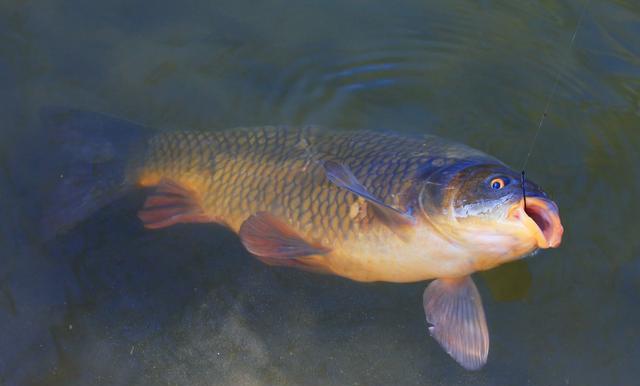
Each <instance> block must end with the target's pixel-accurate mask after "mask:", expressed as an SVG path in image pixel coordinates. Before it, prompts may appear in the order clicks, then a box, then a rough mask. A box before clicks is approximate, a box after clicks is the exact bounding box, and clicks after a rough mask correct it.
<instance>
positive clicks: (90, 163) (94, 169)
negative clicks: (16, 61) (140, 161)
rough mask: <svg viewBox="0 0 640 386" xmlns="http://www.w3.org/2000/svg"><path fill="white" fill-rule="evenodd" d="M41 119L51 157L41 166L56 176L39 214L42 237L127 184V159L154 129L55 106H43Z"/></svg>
mask: <svg viewBox="0 0 640 386" xmlns="http://www.w3.org/2000/svg"><path fill="white" fill-rule="evenodd" d="M40 118H41V121H42V124H43V126H44V130H46V134H47V135H48V136H49V137H50V138H49V140H48V143H47V145H46V146H47V151H50V152H51V153H52V154H51V155H53V157H52V158H53V159H55V161H54V162H52V163H51V164H50V165H46V167H45V168H46V170H47V173H49V174H53V175H55V176H56V178H57V181H56V183H55V186H54V187H53V189H52V192H51V194H50V196H49V199H48V200H47V202H45V203H44V215H43V218H42V226H43V233H44V238H45V239H50V238H52V237H54V236H55V235H56V234H58V233H60V232H63V231H66V230H68V229H70V228H71V227H73V225H75V224H76V223H78V222H80V221H82V220H84V219H85V218H87V217H88V216H90V215H91V214H92V213H93V212H95V211H97V210H98V209H100V208H101V207H103V206H105V205H107V204H108V203H109V202H111V201H113V200H115V199H117V198H118V197H120V196H121V195H122V194H124V193H126V192H127V190H128V189H129V188H131V187H132V186H131V185H130V184H129V183H128V182H127V181H126V167H127V162H129V161H130V159H131V157H132V156H134V153H137V152H139V151H141V150H143V149H142V148H143V146H144V145H145V144H146V139H147V138H148V137H150V136H151V135H152V134H153V131H152V130H150V129H148V128H146V127H144V126H141V125H138V124H135V123H132V122H128V121H125V120H122V119H117V118H113V117H111V116H108V115H105V114H100V113H94V112H88V111H81V110H72V109H65V108H57V107H48V108H45V109H42V110H41V112H40ZM47 158H50V157H49V156H47Z"/></svg>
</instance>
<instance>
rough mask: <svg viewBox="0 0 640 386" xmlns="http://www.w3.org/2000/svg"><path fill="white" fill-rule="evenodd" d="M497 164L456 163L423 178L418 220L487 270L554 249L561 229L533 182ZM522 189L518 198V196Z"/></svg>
mask: <svg viewBox="0 0 640 386" xmlns="http://www.w3.org/2000/svg"><path fill="white" fill-rule="evenodd" d="M522 185H523V181H522V178H521V175H520V173H518V172H516V171H514V170H512V169H510V168H508V167H506V166H505V165H503V164H500V163H493V162H489V163H487V162H479V161H473V160H472V161H459V162H453V163H451V164H450V165H448V166H446V167H443V168H441V169H439V170H437V171H435V172H433V173H431V174H430V175H429V176H427V177H426V178H425V179H424V181H423V185H422V190H421V192H420V197H419V201H420V207H421V209H422V214H423V216H424V218H425V219H426V220H427V221H428V222H429V223H431V224H432V225H433V226H434V227H435V228H436V229H438V230H440V231H441V232H442V233H443V234H445V235H447V237H449V238H451V239H452V240H453V241H455V242H456V243H457V245H458V246H459V247H461V248H463V249H465V250H466V251H467V252H469V255H471V256H478V258H479V259H480V260H481V262H479V263H478V265H479V269H488V268H491V267H493V266H496V265H499V264H502V263H504V262H507V261H511V260H515V259H517V258H520V257H522V256H525V255H528V254H531V253H533V252H535V251H536V250H537V249H544V248H555V247H558V246H559V245H560V243H561V241H562V233H563V227H562V223H561V221H560V216H559V211H558V206H557V205H556V203H555V202H553V201H552V200H551V199H550V198H549V196H548V195H547V194H546V193H545V192H544V191H543V190H542V189H541V188H540V187H539V186H538V185H536V184H535V183H534V182H532V181H530V180H528V179H527V180H524V190H523V186H522ZM523 191H524V197H523Z"/></svg>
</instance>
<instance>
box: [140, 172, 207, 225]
mask: <svg viewBox="0 0 640 386" xmlns="http://www.w3.org/2000/svg"><path fill="white" fill-rule="evenodd" d="M138 218H140V220H142V222H143V223H144V226H145V228H148V229H158V228H165V227H168V226H171V225H174V224H178V223H190V222H194V223H198V222H200V223H201V222H213V221H214V220H213V219H212V218H211V217H210V216H208V215H207V214H206V213H205V212H204V211H203V209H202V207H201V205H200V202H199V200H198V198H197V195H196V194H195V192H193V191H191V190H188V189H186V188H184V187H183V186H181V185H180V184H178V183H176V182H173V181H171V180H162V181H160V183H159V184H158V185H157V186H156V188H155V190H154V191H153V192H152V193H151V194H150V195H149V197H147V200H146V201H145V203H144V207H143V208H142V209H141V210H140V211H139V212H138Z"/></svg>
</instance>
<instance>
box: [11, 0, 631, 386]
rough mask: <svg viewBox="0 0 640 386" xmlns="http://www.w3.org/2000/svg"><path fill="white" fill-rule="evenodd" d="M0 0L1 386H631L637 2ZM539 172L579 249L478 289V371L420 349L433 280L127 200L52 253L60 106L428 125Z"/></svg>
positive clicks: (211, 124)
mask: <svg viewBox="0 0 640 386" xmlns="http://www.w3.org/2000/svg"><path fill="white" fill-rule="evenodd" d="M582 4H583V2H582V1H570V2H558V1H541V2H532V1H461V0H446V1H445V0H440V1H425V0H421V1H404V2H390V1H367V2H364V1H357V0H352V1H321V2H320V1H278V0H269V1H260V2H255V1H251V2H250V1H237V0H234V1H226V0H225V1H215V2H214V1H190V2H186V3H184V2H169V1H161V2H158V1H155V2H151V1H146V2H145V1H143V2H131V1H112V2H84V1H67V2H57V4H54V2H33V1H31V2H30V1H13V0H6V1H3V2H2V3H1V4H0V84H1V85H2V87H0V102H1V103H0V116H1V119H0V122H1V129H0V130H1V132H0V138H1V141H0V152H1V153H0V154H1V155H2V157H1V159H0V213H1V214H2V221H0V252H1V253H0V255H1V258H0V341H1V342H2V343H1V344H0V384H7V385H89V384H105V385H106V384H109V385H114V384H115V385H124V384H127V385H129V384H135V385H154V384H176V385H390V384H396V385H418V384H419V385H528V384H531V385H565V384H569V385H603V384H610V385H631V384H636V383H637V382H638V381H637V378H638V376H640V370H639V368H638V363H639V361H640V329H639V327H638V326H639V325H640V310H639V308H638V304H639V303H640V295H639V294H640V242H639V241H638V240H640V238H639V237H638V231H639V226H638V223H637V217H638V213H640V211H639V209H640V208H639V206H638V198H639V197H640V182H639V181H640V151H639V150H640V4H639V3H638V2H637V1H631V0H629V1H592V2H590V4H589V6H588V8H587V10H586V13H585V16H584V20H583V23H582V26H581V28H580V31H579V32H578V36H577V38H576V40H575V45H574V48H573V49H572V50H568V47H569V40H570V38H571V34H572V32H573V29H574V27H575V25H576V23H577V21H578V16H579V14H580V12H581V9H582ZM556 74H559V75H560V78H559V79H560V83H559V87H558V92H557V94H556V96H555V98H554V100H553V102H552V104H551V108H550V114H549V116H548V118H547V120H546V122H545V126H544V127H543V129H542V133H541V135H540V137H539V140H538V142H537V144H536V147H535V150H534V153H533V156H532V158H531V160H530V162H529V168H528V169H529V171H528V174H529V176H530V177H531V178H533V179H534V180H536V181H538V182H539V183H540V184H541V185H542V186H544V187H545V190H547V191H548V192H549V193H550V194H551V195H552V196H553V197H554V198H555V199H556V201H557V202H558V203H559V205H560V208H561V213H562V216H563V222H564V225H565V229H566V232H565V241H564V244H563V246H562V247H561V248H560V249H558V250H553V251H545V252H543V253H540V254H538V255H537V256H535V257H534V258H531V259H527V260H526V261H522V262H518V263H514V264H511V265H507V266H505V267H502V268H499V269H497V270H494V271H491V272H488V273H483V274H479V275H476V276H479V278H477V279H478V280H477V282H478V284H479V287H480V292H481V293H482V294H483V296H484V299H485V300H484V304H485V309H486V312H487V317H488V322H489V327H490V331H491V338H492V341H491V344H492V345H491V351H490V354H489V362H488V364H487V366H486V367H485V368H484V369H483V370H482V371H480V372H466V371H464V370H463V369H462V368H461V367H459V366H458V365H457V364H455V363H454V361H452V360H451V359H450V358H449V357H448V356H447V355H446V354H445V353H444V352H443V351H442V350H441V349H440V347H439V346H438V345H437V343H436V342H435V341H434V340H432V339H431V338H430V337H429V336H428V333H427V330H426V323H425V321H424V315H423V311H422V306H421V295H422V290H423V288H424V286H425V283H417V284H403V285H399V284H385V283H375V284H361V283H354V282H350V281H348V280H345V279H341V278H336V277H327V276H321V275H314V274H310V273H305V272H299V271H294V270H288V269H283V268H280V269H278V268H272V267H267V266H265V265H262V264H260V263H259V262H257V261H256V260H255V259H253V258H252V257H251V256H250V255H249V254H248V253H247V252H245V251H244V249H243V248H242V246H241V244H240V243H239V241H238V239H237V238H236V236H235V235H233V234H231V233H230V232H228V231H226V230H224V229H222V228H220V227H217V226H214V225H183V226H176V227H173V228H170V229H165V230H161V231H155V232H150V231H145V230H144V229H142V226H141V225H140V223H139V222H138V220H137V218H136V217H135V212H136V208H137V207H139V205H140V202H141V197H137V196H130V197H126V198H123V199H121V200H119V201H117V202H115V203H114V204H112V205H110V206H109V207H107V208H105V209H104V210H101V211H100V212H99V213H98V214H96V215H95V216H93V217H92V218H91V219H89V220H88V221H86V222H84V223H82V224H80V225H79V226H78V227H77V228H75V229H74V230H73V231H71V232H69V233H67V234H66V235H64V236H62V237H59V238H58V239H56V240H54V241H52V242H50V243H42V242H41V240H40V238H39V234H38V232H37V224H38V213H39V212H40V210H41V205H40V203H41V202H42V199H43V197H45V196H46V195H47V192H48V189H50V188H51V184H50V181H48V180H47V178H46V176H45V175H42V173H39V172H38V171H37V170H36V169H35V168H34V167H33V165H35V163H36V162H38V160H39V161H42V160H43V159H45V160H46V157H47V155H48V152H47V148H46V146H45V145H46V143H45V140H44V138H45V137H46V136H47V135H48V136H51V135H55V133H46V132H45V129H44V128H42V127H41V126H40V125H39V124H38V119H37V111H38V109H39V108H40V107H42V106H45V105H63V106H72V107H81V108H84V109H88V110H97V111H103V112H108V113H111V114H114V115H118V116H122V117H126V118H128V119H130V120H134V121H139V122H142V123H144V124H147V125H150V126H157V127H169V128H171V127H175V128H185V127H197V128H213V129H215V128H219V129H222V128H227V127H233V126H252V125H263V124H294V125H299V124H309V123H313V124H321V125H324V126H328V127H332V128H343V129H360V128H369V129H376V130H395V131H399V132H413V133H416V132H418V133H420V132H425V133H426V132H429V133H436V134H439V135H442V136H444V137H447V138H452V139H456V140H459V141H462V142H464V143H467V144H469V145H472V146H474V147H477V148H479V149H482V150H484V151H487V152H489V153H491V154H493V155H496V156H498V157H499V158H501V159H503V160H504V161H506V162H507V163H509V164H511V165H513V166H515V167H516V168H517V167H519V166H520V165H521V164H522V162H523V158H524V153H526V151H527V148H528V146H529V144H530V141H531V139H532V137H533V133H534V129H535V127H536V125H537V122H538V119H539V117H540V114H541V112H542V111H543V109H544V106H545V103H546V98H547V96H548V94H549V93H550V91H551V89H552V87H553V83H554V80H555V77H556Z"/></svg>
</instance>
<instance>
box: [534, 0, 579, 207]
mask: <svg viewBox="0 0 640 386" xmlns="http://www.w3.org/2000/svg"><path fill="white" fill-rule="evenodd" d="M590 2H591V0H586V1H585V2H584V3H583V5H582V10H581V11H580V16H579V17H578V22H577V23H576V28H575V29H574V31H573V35H571V40H570V41H569V49H568V50H567V52H571V49H572V48H573V43H574V41H575V40H576V36H577V35H578V30H579V29H580V25H581V24H582V19H583V18H584V14H585V13H586V10H587V7H588V5H589V3H590ZM560 75H561V74H560V70H558V71H557V73H556V79H555V81H554V82H553V88H552V89H551V93H550V94H549V97H548V98H547V103H546V105H545V107H544V111H543V112H542V116H541V117H540V121H539V122H538V128H537V129H536V132H535V134H534V135H533V140H532V141H531V145H529V151H527V155H526V156H525V158H524V162H523V163H522V198H523V200H524V207H525V209H526V208H527V197H526V196H525V190H524V182H525V169H526V168H527V164H528V163H529V158H530V157H531V153H533V149H534V147H535V145H536V142H537V141H538V136H540V131H541V129H542V125H543V124H544V120H545V118H546V117H547V115H548V113H549V108H550V107H551V101H552V100H553V97H554V96H555V94H556V91H557V90H558V84H559V83H560Z"/></svg>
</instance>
